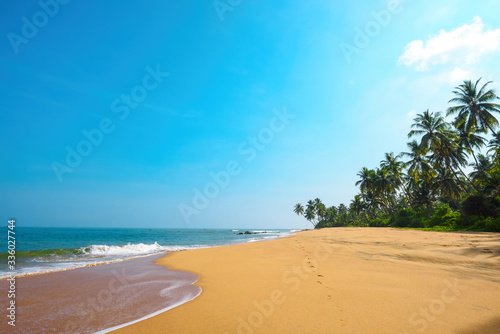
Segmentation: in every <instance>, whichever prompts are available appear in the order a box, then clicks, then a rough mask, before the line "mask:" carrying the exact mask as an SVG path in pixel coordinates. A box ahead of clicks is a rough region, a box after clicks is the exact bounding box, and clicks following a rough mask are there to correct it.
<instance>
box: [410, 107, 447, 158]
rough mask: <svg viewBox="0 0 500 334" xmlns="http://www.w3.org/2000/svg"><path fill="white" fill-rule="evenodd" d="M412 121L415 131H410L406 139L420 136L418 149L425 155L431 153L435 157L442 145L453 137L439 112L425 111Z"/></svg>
mask: <svg viewBox="0 0 500 334" xmlns="http://www.w3.org/2000/svg"><path fill="white" fill-rule="evenodd" d="M414 121H415V123H413V124H412V126H411V127H412V128H416V130H411V131H410V133H408V138H411V137H414V136H417V135H421V136H422V139H421V141H420V147H421V148H422V149H423V151H424V152H425V153H427V152H428V151H431V152H432V153H433V154H434V155H436V152H438V151H439V150H443V148H444V144H445V143H448V142H450V141H451V139H452V138H453V136H454V133H453V131H452V130H451V129H450V126H449V124H448V123H446V121H445V120H444V118H443V116H441V113H440V112H435V113H433V112H430V111H429V110H428V109H427V110H426V111H424V113H423V114H418V115H417V117H416V118H415V119H414ZM442 153H443V154H445V153H446V152H442ZM436 160H437V157H436Z"/></svg>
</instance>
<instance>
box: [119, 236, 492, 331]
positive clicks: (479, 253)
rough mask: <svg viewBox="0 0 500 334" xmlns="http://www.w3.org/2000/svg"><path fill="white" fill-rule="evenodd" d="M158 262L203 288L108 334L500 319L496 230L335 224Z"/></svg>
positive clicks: (413, 326)
mask: <svg viewBox="0 0 500 334" xmlns="http://www.w3.org/2000/svg"><path fill="white" fill-rule="evenodd" d="M156 262H157V263H158V264H161V265H163V266H167V267H168V268H169V269H174V270H181V271H186V272H191V273H194V274H196V275H197V276H198V277H199V280H198V281H197V283H196V285H197V286H199V287H200V288H201V289H202V293H201V294H200V295H199V296H198V297H197V298H195V299H193V300H191V301H190V302H189V303H185V304H182V305H180V306H179V307H176V308H173V309H171V310H169V311H167V312H164V313H161V314H158V315H156V316H153V317H151V318H149V319H146V320H143V321H140V322H137V323H134V324H132V325H129V326H126V327H123V328H120V329H118V330H116V331H113V333H118V334H127V333H154V332H163V331H165V330H168V332H169V333H195V332H203V333H276V332H289V333H311V332H316V333H330V332H338V333H353V332H355V333H393V332H394V333H405V332H406V333H419V332H423V331H426V332H428V333H437V332H439V333H464V334H465V333H467V334H468V333H495V331H496V330H497V328H498V325H500V235H499V234H496V233H488V232H483V233H481V232H480V233H477V232H473V233H467V232H463V233H452V234H449V233H442V232H431V231H418V230H401V229H384V228H362V229H360V228H332V229H322V230H312V231H305V232H301V233H296V234H294V235H292V236H289V237H286V238H280V239H276V240H270V241H269V242H266V243H249V244H240V245H233V246H221V247H215V248H208V249H197V250H189V251H187V252H178V253H171V254H169V255H168V256H165V257H162V258H160V259H158V260H157V261H156ZM441 296H445V297H446V298H445V299H441V298H442V297H441ZM452 299H453V301H451V300H452ZM441 308H442V309H441ZM422 310H423V311H422ZM434 311H435V313H432V312H434ZM420 312H424V314H423V315H422V314H421V313H420ZM425 312H431V313H430V316H429V318H426V314H427V313H425Z"/></svg>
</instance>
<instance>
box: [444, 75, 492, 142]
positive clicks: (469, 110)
mask: <svg viewBox="0 0 500 334" xmlns="http://www.w3.org/2000/svg"><path fill="white" fill-rule="evenodd" d="M479 81H481V78H480V79H479V80H477V81H476V82H475V83H472V81H470V80H468V81H464V83H463V84H462V85H460V86H458V87H456V88H455V90H454V91H453V93H454V94H455V97H454V98H453V99H451V100H450V101H449V102H455V103H457V104H458V105H456V106H453V107H450V108H448V112H447V115H453V114H457V113H458V115H457V117H456V121H455V124H456V126H462V125H463V127H464V130H465V132H467V133H469V134H470V133H474V132H484V133H488V130H490V131H491V132H493V135H495V136H497V138H498V139H499V140H500V136H498V134H497V133H496V132H495V130H494V128H495V127H497V126H498V120H497V119H496V118H495V116H493V113H494V112H500V105H499V104H496V103H494V101H496V100H497V99H498V97H497V95H496V94H495V91H494V90H493V89H488V87H487V86H488V85H489V84H490V83H491V81H489V82H487V83H485V84H484V85H483V86H482V87H481V88H480V89H478V84H479Z"/></svg>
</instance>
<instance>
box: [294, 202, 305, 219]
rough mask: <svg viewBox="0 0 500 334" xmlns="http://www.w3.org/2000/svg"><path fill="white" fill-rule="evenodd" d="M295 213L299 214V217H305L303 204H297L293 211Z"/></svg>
mask: <svg viewBox="0 0 500 334" xmlns="http://www.w3.org/2000/svg"><path fill="white" fill-rule="evenodd" d="M293 212H295V213H296V214H297V216H300V215H303V214H304V207H303V206H302V204H300V203H297V204H295V208H294V209H293Z"/></svg>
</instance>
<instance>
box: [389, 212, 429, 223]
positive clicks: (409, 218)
mask: <svg viewBox="0 0 500 334" xmlns="http://www.w3.org/2000/svg"><path fill="white" fill-rule="evenodd" d="M391 225H392V226H396V227H424V224H423V217H421V216H420V215H419V214H418V213H417V212H415V210H413V209H412V208H405V209H401V210H399V211H398V212H397V213H396V216H395V218H394V219H393V221H392V222H391Z"/></svg>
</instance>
